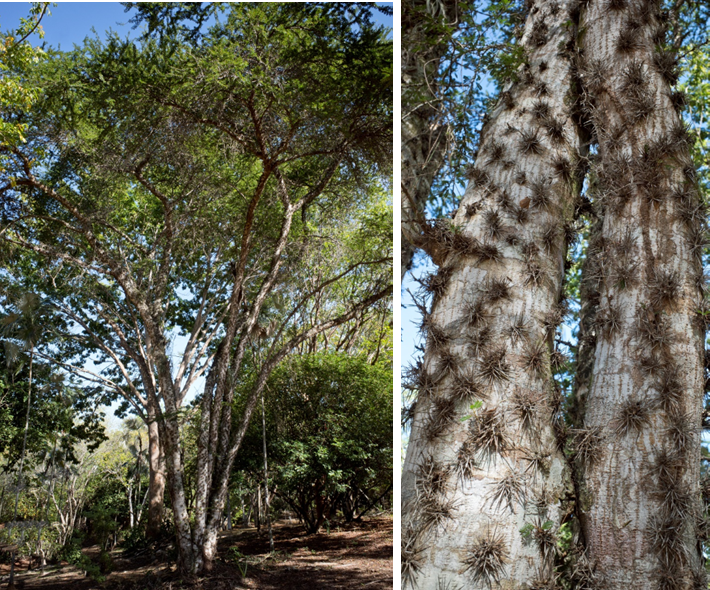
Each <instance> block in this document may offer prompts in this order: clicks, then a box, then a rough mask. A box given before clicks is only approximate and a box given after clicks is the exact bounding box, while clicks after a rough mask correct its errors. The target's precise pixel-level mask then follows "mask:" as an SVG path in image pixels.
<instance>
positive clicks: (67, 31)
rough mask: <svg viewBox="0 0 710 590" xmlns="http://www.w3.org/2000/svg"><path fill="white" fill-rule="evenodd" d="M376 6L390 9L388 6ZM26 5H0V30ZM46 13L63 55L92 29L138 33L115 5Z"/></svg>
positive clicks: (48, 32)
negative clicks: (49, 14)
mask: <svg viewBox="0 0 710 590" xmlns="http://www.w3.org/2000/svg"><path fill="white" fill-rule="evenodd" d="M378 4H381V5H389V6H391V5H392V3H391V2H378ZM29 5H30V4H29V2H1V3H0V30H3V31H6V30H8V29H11V28H14V27H15V26H17V23H19V22H20V18H22V17H26V16H27V13H28V9H29ZM50 11H51V13H52V15H51V16H49V17H46V18H45V19H43V21H42V25H43V27H44V32H45V36H44V41H46V42H47V44H48V45H51V46H52V47H54V48H61V49H63V50H65V51H68V50H70V49H72V48H73V46H74V44H75V43H76V44H79V45H81V43H82V41H83V40H84V39H85V38H86V37H87V36H89V37H90V36H93V33H92V32H91V29H92V28H94V29H96V32H97V33H98V34H99V36H100V37H103V36H104V35H103V33H104V32H106V31H108V30H109V29H113V30H114V31H115V32H117V33H119V34H120V35H121V36H122V37H124V36H126V35H129V36H131V37H135V36H137V34H140V31H139V30H138V29H136V30H133V29H132V26H133V25H131V24H129V23H128V20H129V19H130V18H131V15H132V14H133V12H134V11H130V12H124V8H123V6H122V5H121V4H120V3H118V2H58V3H57V5H56V6H52V7H51V8H50ZM375 21H376V22H378V23H380V24H383V25H385V26H387V27H389V28H392V17H389V16H385V15H383V14H380V13H377V14H375Z"/></svg>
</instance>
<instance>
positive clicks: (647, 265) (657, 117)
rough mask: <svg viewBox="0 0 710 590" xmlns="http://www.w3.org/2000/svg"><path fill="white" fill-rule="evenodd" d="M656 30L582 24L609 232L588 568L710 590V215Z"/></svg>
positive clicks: (639, 10) (593, 413)
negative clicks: (705, 437) (705, 441)
mask: <svg viewBox="0 0 710 590" xmlns="http://www.w3.org/2000/svg"><path fill="white" fill-rule="evenodd" d="M659 18H660V15H659V13H658V11H657V7H656V5H655V4H652V3H645V2H643V3H638V4H627V5H623V6H619V7H617V8H616V9H615V11H614V12H613V17H612V13H610V12H609V11H607V10H606V9H605V10H602V9H601V7H600V6H598V5H592V6H590V8H589V10H588V12H587V13H586V14H585V19H584V20H585V28H586V34H585V37H584V40H583V42H582V47H583V50H584V55H585V58H586V59H585V61H584V69H583V70H582V71H583V80H584V82H585V86H586V90H587V92H588V94H589V99H588V100H589V103H588V117H589V120H590V121H591V123H592V124H593V129H594V134H595V137H596V139H597V142H598V157H597V158H596V161H595V164H594V167H593V174H594V178H595V180H594V190H593V196H594V198H595V204H596V205H597V208H598V215H599V217H600V218H601V219H602V220H603V221H602V223H601V225H600V227H599V233H598V238H597V240H596V242H595V244H594V250H593V254H594V256H595V257H596V258H597V259H598V261H599V262H598V263H597V265H596V268H597V270H598V272H597V273H594V274H592V273H587V276H586V277H585V278H586V280H587V281H590V282H591V283H592V285H593V287H592V288H593V289H594V290H595V291H596V292H597V295H596V297H597V298H598V310H597V311H596V321H595V327H596V340H597V342H596V349H595V354H594V365H593V369H592V374H591V378H590V382H589V383H588V384H587V387H586V391H587V392H586V399H585V400H584V428H585V431H586V433H587V436H589V437H593V438H594V440H595V441H596V444H595V445H594V448H592V449H590V453H589V456H588V457H587V461H586V463H585V465H584V468H583V469H581V470H580V473H581V474H582V476H583V480H582V496H581V497H580V498H579V502H580V505H581V523H582V526H583V530H584V535H585V539H586V544H587V548H588V552H589V556H590V558H591V559H593V560H594V561H595V562H596V563H597V570H598V572H599V573H600V575H602V576H603V577H604V579H605V580H607V583H609V584H610V585H611V586H615V587H619V586H627V587H631V588H649V587H653V586H654V584H660V585H661V587H681V585H685V584H690V583H691V582H692V583H693V584H695V586H694V587H705V586H707V582H706V581H704V580H705V573H704V568H703V565H702V564H703V561H704V557H703V554H702V550H701V546H700V544H699V543H698V534H699V533H698V529H697V521H698V519H702V507H701V499H700V495H699V493H698V482H699V481H700V423H701V418H702V412H703V394H704V374H703V373H704V368H703V367H704V338H705V328H704V323H703V320H702V317H700V318H699V317H698V315H697V314H698V310H699V309H700V310H702V309H703V303H702V302H703V297H704V291H705V277H704V274H703V264H702V257H703V253H704V249H705V245H706V237H705V231H706V228H705V210H704V205H703V203H702V199H701V198H700V194H699V193H698V184H697V176H696V171H695V167H694V165H693V161H692V158H691V157H690V145H691V141H692V140H691V138H690V136H689V134H688V130H687V128H686V126H685V124H684V122H683V121H682V118H681V117H680V116H679V114H678V113H677V109H676V106H675V105H674V103H673V95H672V92H671V85H672V84H675V83H676V81H677V76H678V74H677V71H676V66H675V60H676V57H675V54H674V51H673V48H672V47H669V46H668V45H667V43H666V28H665V27H664V26H663V25H662V23H661V21H660V20H659ZM611 64H613V67H610V66H611ZM631 220H638V221H639V223H637V224H633V223H630V221H631ZM699 319H700V321H698V320H699ZM619 494H623V497H624V500H623V502H620V501H619V500H617V499H616V498H619V497H620V496H619ZM669 584H670V585H669Z"/></svg>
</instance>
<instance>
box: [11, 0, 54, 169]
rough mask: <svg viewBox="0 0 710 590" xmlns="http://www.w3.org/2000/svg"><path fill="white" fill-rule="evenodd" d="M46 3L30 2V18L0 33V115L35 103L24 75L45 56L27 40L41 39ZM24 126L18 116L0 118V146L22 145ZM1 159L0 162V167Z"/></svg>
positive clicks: (34, 88) (20, 109) (30, 86)
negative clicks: (12, 29)
mask: <svg viewBox="0 0 710 590" xmlns="http://www.w3.org/2000/svg"><path fill="white" fill-rule="evenodd" d="M48 6H49V2H32V3H31V4H30V15H29V17H27V18H23V19H20V26H19V27H17V29H15V30H14V31H8V32H5V33H2V34H0V113H2V114H3V115H4V113H5V112H7V111H11V112H17V111H19V112H22V111H27V110H29V109H30V108H31V107H32V104H33V103H34V102H35V101H36V100H37V96H38V89H37V87H35V86H34V85H33V84H31V83H28V81H27V75H28V73H29V71H30V70H31V68H32V67H33V66H34V64H36V63H38V62H39V61H40V59H44V57H45V53H44V51H43V50H42V49H40V48H39V47H33V46H32V44H31V43H30V42H29V41H27V38H28V37H29V36H30V35H32V34H33V33H36V34H37V35H38V36H39V37H40V39H41V38H42V37H43V36H44V32H43V31H42V27H41V26H40V22H41V20H42V18H43V17H44V16H45V15H47V14H49V10H48V9H47V7H48ZM26 129H27V124H26V123H23V122H22V121H21V119H20V118H19V117H11V118H6V117H5V116H3V117H0V146H8V147H9V146H16V145H19V144H22V143H25V141H26V139H25V136H24V132H25V130H26ZM1 164H2V159H0V165H1Z"/></svg>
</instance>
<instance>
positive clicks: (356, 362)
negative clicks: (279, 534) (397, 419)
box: [244, 353, 392, 532]
mask: <svg viewBox="0 0 710 590" xmlns="http://www.w3.org/2000/svg"><path fill="white" fill-rule="evenodd" d="M266 401H267V409H268V412H267V441H268V445H269V466H270V469H271V470H272V471H273V472H274V484H275V485H276V486H278V490H279V495H280V497H282V498H283V499H284V500H285V501H286V502H287V503H288V504H289V505H290V506H291V507H292V508H293V509H294V510H295V511H296V513H297V514H298V516H299V518H300V519H301V520H302V521H303V522H304V524H305V525H306V527H307V529H308V530H309V532H315V531H316V530H318V529H319V528H320V526H321V524H322V523H323V522H324V521H325V519H326V518H328V517H329V515H330V517H331V518H332V517H333V516H334V511H335V509H336V508H337V507H339V506H341V504H342V503H343V502H344V501H345V500H346V497H348V494H354V495H355V496H358V495H359V494H363V493H365V494H367V496H368V497H370V498H371V499H372V500H374V499H376V498H377V497H379V495H381V494H382V493H384V492H386V490H387V489H388V487H389V486H390V485H391V483H392V412H391V407H392V373H391V369H389V368H388V367H385V366H382V365H374V366H373V365H369V364H368V363H367V362H365V361H364V360H363V359H361V358H353V357H348V356H345V355H342V354H333V353H321V354H315V355H305V356H302V357H294V358H292V359H291V360H289V361H288V362H284V363H283V364H282V365H281V366H280V367H279V368H278V369H277V370H276V371H275V372H274V374H273V375H272V377H271V379H270V380H269V385H268V389H267V394H266ZM259 426H260V425H259V424H255V425H254V426H253V427H252V430H251V432H250V436H249V439H248V441H246V442H245V447H246V448H245V451H244V459H245V460H249V461H250V463H251V464H252V465H253V469H254V471H255V472H257V473H258V468H259V467H258V466H259V465H260V461H261V460H262V459H261V444H260V443H261V432H260V428H259ZM373 496H374V497H373ZM357 507H358V508H359V509H362V508H365V505H364V504H362V503H358V505H357Z"/></svg>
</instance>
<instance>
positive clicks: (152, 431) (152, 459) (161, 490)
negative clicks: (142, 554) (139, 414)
mask: <svg viewBox="0 0 710 590" xmlns="http://www.w3.org/2000/svg"><path fill="white" fill-rule="evenodd" d="M148 468H149V483H148V489H149V491H148V522H147V526H146V537H148V538H149V539H154V538H156V537H157V536H158V534H159V533H160V526H161V524H162V522H163V501H164V496H165V458H164V457H163V453H162V450H161V448H160V433H159V429H158V423H157V422H156V416H155V412H151V411H148Z"/></svg>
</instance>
